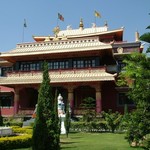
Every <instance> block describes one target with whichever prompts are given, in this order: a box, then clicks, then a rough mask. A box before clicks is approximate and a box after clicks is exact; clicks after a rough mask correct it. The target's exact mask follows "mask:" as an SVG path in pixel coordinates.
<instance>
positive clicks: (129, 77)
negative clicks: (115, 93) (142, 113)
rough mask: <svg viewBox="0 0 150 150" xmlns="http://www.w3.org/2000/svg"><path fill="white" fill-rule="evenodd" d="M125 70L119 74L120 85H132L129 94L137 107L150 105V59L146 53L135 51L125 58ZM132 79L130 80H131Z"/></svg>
mask: <svg viewBox="0 0 150 150" xmlns="http://www.w3.org/2000/svg"><path fill="white" fill-rule="evenodd" d="M124 62H125V63H126V66H125V71H124V72H121V73H120V75H119V80H118V85H121V86H124V85H125V82H126V85H127V86H129V87H130V91H129V92H128V96H129V98H130V99H132V100H133V101H134V102H135V104H136V105H137V107H143V108H145V109H149V107H150V92H149V89H150V80H149V78H150V59H149V58H147V57H146V55H145V54H140V53H133V54H131V55H129V56H127V57H126V58H125V60H124ZM129 81H130V82H129Z"/></svg>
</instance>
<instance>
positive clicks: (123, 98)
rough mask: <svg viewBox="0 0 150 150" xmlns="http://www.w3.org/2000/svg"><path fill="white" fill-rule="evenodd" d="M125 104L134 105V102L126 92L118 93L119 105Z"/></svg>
mask: <svg viewBox="0 0 150 150" xmlns="http://www.w3.org/2000/svg"><path fill="white" fill-rule="evenodd" d="M125 104H127V105H129V106H134V102H133V101H132V100H130V99H129V98H128V96H127V95H126V93H118V105H119V106H124V105H125Z"/></svg>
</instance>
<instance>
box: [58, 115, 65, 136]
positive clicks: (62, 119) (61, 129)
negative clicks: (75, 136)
mask: <svg viewBox="0 0 150 150" xmlns="http://www.w3.org/2000/svg"><path fill="white" fill-rule="evenodd" d="M65 117H66V114H59V118H60V119H61V128H60V134H66V128H65V122H64V121H65Z"/></svg>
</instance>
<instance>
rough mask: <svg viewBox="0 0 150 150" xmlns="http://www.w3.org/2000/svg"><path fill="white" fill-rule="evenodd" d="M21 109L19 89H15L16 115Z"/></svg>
mask: <svg viewBox="0 0 150 150" xmlns="http://www.w3.org/2000/svg"><path fill="white" fill-rule="evenodd" d="M18 111H19V90H18V89H15V95H14V115H16V114H17V113H18Z"/></svg>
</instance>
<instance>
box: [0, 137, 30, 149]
mask: <svg viewBox="0 0 150 150" xmlns="http://www.w3.org/2000/svg"><path fill="white" fill-rule="evenodd" d="M31 142H32V140H31V135H23V136H14V137H2V138H0V149H1V150H11V149H17V148H28V147H31Z"/></svg>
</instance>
